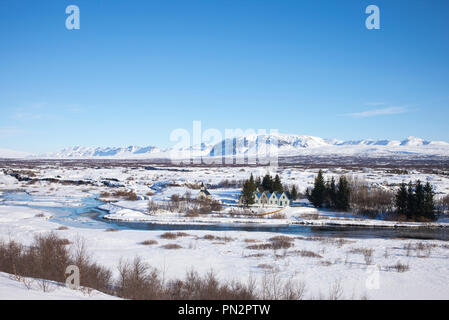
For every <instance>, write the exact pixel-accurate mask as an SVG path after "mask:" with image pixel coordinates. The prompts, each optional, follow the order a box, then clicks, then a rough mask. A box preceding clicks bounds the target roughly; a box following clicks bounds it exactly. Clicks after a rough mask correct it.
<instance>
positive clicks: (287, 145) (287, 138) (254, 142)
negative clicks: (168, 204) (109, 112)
mask: <svg viewBox="0 0 449 320" xmlns="http://www.w3.org/2000/svg"><path fill="white" fill-rule="evenodd" d="M267 148H272V150H275V152H277V153H278V154H279V156H283V157H289V156H292V157H293V156H302V155H305V156H307V155H310V156H326V155H333V156H359V157H360V156H363V157H383V156H392V157H410V156H415V157H419V156H440V157H449V143H447V142H444V141H428V140H424V139H421V138H417V137H408V138H406V139H404V140H374V139H364V140H348V141H342V140H336V139H323V138H320V137H315V136H307V135H293V134H280V133H277V134H267V135H255V134H254V135H247V136H241V137H237V138H234V139H227V140H223V141H221V142H219V143H217V144H214V145H207V144H204V143H203V144H201V145H198V146H192V147H184V148H168V149H161V148H158V147H155V146H146V147H139V146H128V147H105V148H100V147H95V148H91V147H80V146H75V147H70V148H66V149H63V150H61V151H60V152H55V153H46V154H41V155H28V154H24V153H14V152H12V151H10V150H8V155H9V156H4V155H3V152H2V149H0V158H11V157H13V156H14V155H15V156H17V157H32V158H44V159H173V158H176V159H189V158H191V157H223V156H225V157H228V156H234V157H245V156H248V155H253V154H256V153H258V152H259V154H260V152H262V153H263V152H264V150H267ZM11 155H12V156H11Z"/></svg>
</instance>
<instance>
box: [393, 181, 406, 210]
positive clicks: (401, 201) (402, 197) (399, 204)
mask: <svg viewBox="0 0 449 320" xmlns="http://www.w3.org/2000/svg"><path fill="white" fill-rule="evenodd" d="M407 199H408V191H407V186H406V185H405V183H404V182H402V183H401V186H400V187H399V190H398V191H397V193H396V198H395V205H396V210H397V213H398V214H400V215H407Z"/></svg>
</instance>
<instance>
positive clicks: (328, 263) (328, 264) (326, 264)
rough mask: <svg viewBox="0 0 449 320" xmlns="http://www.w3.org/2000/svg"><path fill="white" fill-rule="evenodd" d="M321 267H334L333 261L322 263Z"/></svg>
mask: <svg viewBox="0 0 449 320" xmlns="http://www.w3.org/2000/svg"><path fill="white" fill-rule="evenodd" d="M320 265H322V266H324V267H329V266H331V265H332V261H330V260H324V261H320Z"/></svg>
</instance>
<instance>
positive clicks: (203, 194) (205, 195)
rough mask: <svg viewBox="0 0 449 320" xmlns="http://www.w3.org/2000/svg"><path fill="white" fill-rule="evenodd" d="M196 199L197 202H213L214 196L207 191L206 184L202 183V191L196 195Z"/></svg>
mask: <svg viewBox="0 0 449 320" xmlns="http://www.w3.org/2000/svg"><path fill="white" fill-rule="evenodd" d="M196 199H197V200H206V199H207V200H211V199H212V196H211V194H210V192H209V191H207V188H206V186H205V185H204V183H201V189H200V191H199V192H198V194H197V195H196Z"/></svg>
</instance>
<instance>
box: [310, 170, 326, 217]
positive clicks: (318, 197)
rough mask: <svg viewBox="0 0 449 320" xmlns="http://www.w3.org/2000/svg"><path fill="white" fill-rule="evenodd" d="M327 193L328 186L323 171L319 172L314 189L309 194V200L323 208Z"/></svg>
mask: <svg viewBox="0 0 449 320" xmlns="http://www.w3.org/2000/svg"><path fill="white" fill-rule="evenodd" d="M325 193H326V186H325V184H324V177H323V171H321V170H320V171H319V172H318V176H317V177H316V178H315V183H314V186H313V189H312V191H311V192H310V194H309V197H308V198H309V201H310V202H311V203H312V204H313V206H314V207H316V208H321V207H322V206H323V203H324V197H325Z"/></svg>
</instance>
